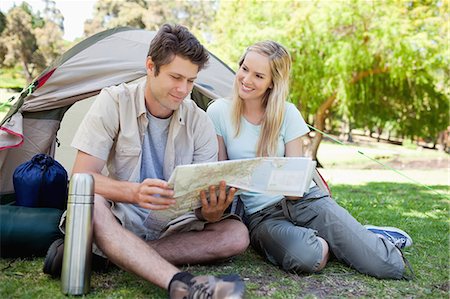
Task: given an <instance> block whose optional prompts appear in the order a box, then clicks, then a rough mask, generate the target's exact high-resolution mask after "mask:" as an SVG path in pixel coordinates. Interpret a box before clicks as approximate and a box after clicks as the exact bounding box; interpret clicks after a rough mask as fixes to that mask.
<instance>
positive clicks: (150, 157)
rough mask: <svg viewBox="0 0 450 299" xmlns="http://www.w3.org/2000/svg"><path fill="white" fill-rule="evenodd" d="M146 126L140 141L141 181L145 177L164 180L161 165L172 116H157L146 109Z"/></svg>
mask: <svg viewBox="0 0 450 299" xmlns="http://www.w3.org/2000/svg"><path fill="white" fill-rule="evenodd" d="M147 118H148V127H147V131H146V132H145V135H144V141H143V143H142V163H141V182H142V181H143V180H145V179H146V178H151V179H161V180H164V175H163V165H164V153H165V151H166V144H167V136H168V134H169V125H170V120H171V119H172V116H171V117H169V118H157V117H154V116H153V115H151V114H150V113H149V112H148V111H147Z"/></svg>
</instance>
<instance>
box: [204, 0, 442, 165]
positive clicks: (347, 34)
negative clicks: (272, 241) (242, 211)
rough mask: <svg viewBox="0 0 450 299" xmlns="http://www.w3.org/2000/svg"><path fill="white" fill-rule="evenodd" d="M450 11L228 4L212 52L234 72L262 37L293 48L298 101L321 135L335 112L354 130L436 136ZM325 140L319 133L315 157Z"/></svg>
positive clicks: (434, 6) (425, 6) (398, 5)
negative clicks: (391, 128)
mask: <svg viewBox="0 0 450 299" xmlns="http://www.w3.org/2000/svg"><path fill="white" fill-rule="evenodd" d="M446 10H448V1H444V2H439V3H435V2H431V1H430V2H429V3H428V2H427V1H422V2H419V3H417V2H404V1H396V0H392V1H389V0H387V1H344V2H342V1H339V2H338V1H314V2H312V1H311V2H297V1H283V2H275V1H274V2H271V1H267V2H258V1H233V2H230V1H227V2H226V5H221V6H220V9H219V11H218V17H217V20H216V23H215V24H214V26H213V29H214V32H213V34H214V37H215V40H214V42H213V43H212V44H211V45H212V46H213V47H217V49H218V50H220V51H221V53H223V55H224V57H227V59H230V60H228V61H232V62H233V64H234V65H235V63H236V61H237V59H238V56H239V55H240V54H241V53H242V51H243V49H244V48H245V47H247V46H248V45H250V44H251V43H253V42H255V41H257V40H263V39H273V40H277V41H280V42H281V43H283V44H284V45H285V46H287V47H288V48H289V50H290V52H291V55H292V60H293V70H292V76H291V79H292V80H291V100H292V101H293V102H294V103H296V104H297V105H298V107H299V109H300V111H301V112H302V114H303V115H304V117H305V119H306V120H307V122H309V123H312V124H313V125H314V126H315V127H316V128H318V129H320V130H325V129H326V127H325V124H326V123H327V119H328V118H329V117H330V115H332V113H333V115H340V116H341V117H344V118H348V119H349V120H350V122H351V123H352V127H356V126H358V127H362V128H365V127H366V126H369V127H374V126H375V127H377V128H378V129H382V128H383V127H384V126H385V125H386V124H391V123H395V124H396V129H397V131H398V132H399V133H401V134H403V135H405V136H411V135H412V134H414V135H415V136H428V135H427V134H436V132H438V131H440V130H442V129H444V128H445V127H446V126H447V123H448V102H449V92H448V90H447V91H446V90H445V89H444V88H441V87H439V86H440V85H442V86H448V77H446V78H444V77H445V76H442V74H443V73H447V74H448V65H449V61H448V55H445V53H444V51H445V49H447V47H446V39H445V36H446V35H448V25H447V26H442V24H444V23H446V22H445V13H444V12H445V11H446ZM224 24H226V26H224ZM445 28H447V29H445ZM227 45H228V47H227ZM219 47H221V48H220V49H219ZM236 48H237V49H236ZM213 49H215V48H213ZM436 135H437V134H436ZM321 139H322V134H311V147H310V153H309V154H310V155H311V156H312V157H314V158H316V157H317V150H318V147H319V144H320V141H321Z"/></svg>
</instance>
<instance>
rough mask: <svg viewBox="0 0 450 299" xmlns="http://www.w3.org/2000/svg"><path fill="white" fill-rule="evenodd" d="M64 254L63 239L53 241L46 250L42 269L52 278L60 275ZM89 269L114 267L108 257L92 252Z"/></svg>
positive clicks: (105, 269) (99, 270) (104, 269)
mask: <svg viewBox="0 0 450 299" xmlns="http://www.w3.org/2000/svg"><path fill="white" fill-rule="evenodd" d="M63 256H64V239H58V240H56V241H54V242H53V243H52V244H51V245H50V247H49V248H48V250H47V255H46V256H45V260H44V267H43V269H42V271H43V272H44V273H45V274H48V275H51V276H52V277H53V278H59V277H60V276H61V270H62V264H63ZM91 263H92V264H91V269H92V271H96V272H106V271H108V270H110V269H112V268H114V267H115V265H114V264H113V263H111V262H110V261H109V260H108V259H106V258H104V257H102V256H99V255H96V254H93V255H92V260H91Z"/></svg>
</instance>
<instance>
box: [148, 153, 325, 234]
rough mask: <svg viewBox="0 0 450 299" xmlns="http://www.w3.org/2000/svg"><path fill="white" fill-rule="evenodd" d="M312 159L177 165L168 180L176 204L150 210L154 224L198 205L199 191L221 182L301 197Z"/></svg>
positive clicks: (238, 187) (171, 218)
mask: <svg viewBox="0 0 450 299" xmlns="http://www.w3.org/2000/svg"><path fill="white" fill-rule="evenodd" d="M315 167H316V162H315V161H312V159H311V158H304V157H295V158H294V157H292V158H284V157H277V158H274V157H270V158H267V157H263V158H253V159H241V160H228V161H220V162H211V163H202V164H190V165H180V166H177V167H176V168H175V170H174V172H173V173H172V175H171V177H170V179H169V186H170V187H171V188H173V190H174V192H175V195H174V197H175V199H176V200H177V203H176V204H175V205H174V206H172V207H170V208H169V209H166V210H160V211H153V212H152V213H153V215H154V217H151V218H152V219H153V220H152V221H154V222H155V223H154V224H155V227H161V226H164V223H168V222H169V221H171V220H173V219H175V218H178V217H180V216H182V215H184V214H186V213H188V212H191V211H193V210H195V209H197V208H199V207H201V201H200V191H201V190H205V191H207V190H208V188H209V186H211V185H219V183H220V181H222V180H223V181H225V182H226V183H227V186H229V187H235V188H237V189H240V191H252V192H258V193H269V194H281V195H285V196H298V197H302V196H303V194H304V193H305V191H306V190H308V189H309V186H310V183H311V179H312V176H313V171H314V169H315Z"/></svg>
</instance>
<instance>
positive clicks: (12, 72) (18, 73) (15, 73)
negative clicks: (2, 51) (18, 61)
mask: <svg viewBox="0 0 450 299" xmlns="http://www.w3.org/2000/svg"><path fill="white" fill-rule="evenodd" d="M0 82H1V83H0V88H23V87H24V86H25V85H26V84H27V82H26V80H25V79H24V76H23V70H22V68H20V67H16V68H1V69H0Z"/></svg>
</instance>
